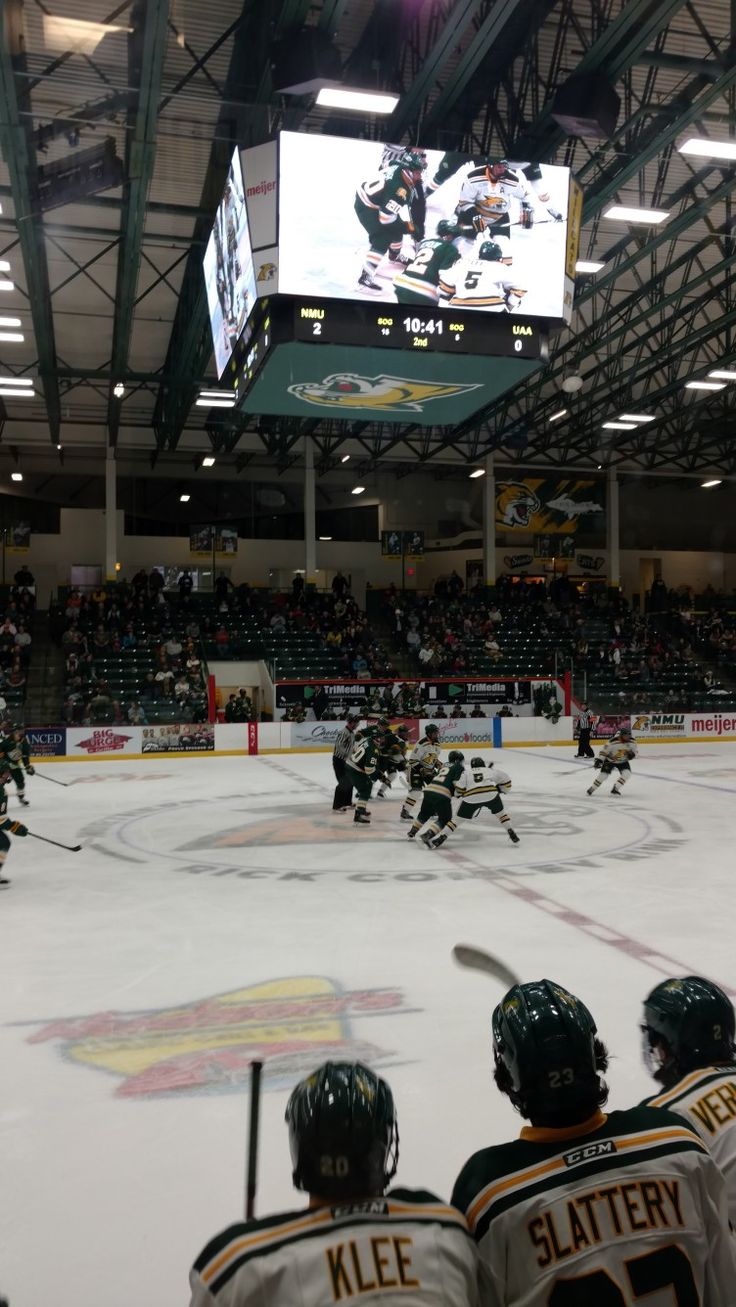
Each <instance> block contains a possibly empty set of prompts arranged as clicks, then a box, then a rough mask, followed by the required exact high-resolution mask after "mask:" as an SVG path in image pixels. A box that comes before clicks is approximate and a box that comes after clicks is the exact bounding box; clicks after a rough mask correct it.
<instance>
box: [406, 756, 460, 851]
mask: <svg viewBox="0 0 736 1307" xmlns="http://www.w3.org/2000/svg"><path fill="white" fill-rule="evenodd" d="M464 762H465V754H463V753H460V752H459V750H457V749H453V750H452V752H451V753H450V754H448V758H447V766H446V767H442V768H441V770H440V771H439V772H438V773H437V775H436V776H435V778H434V780H431V781H429V782H428V784H427V785H425V787H424V792H423V794H422V806H421V808H420V809H419V816H418V817H415V818H414V820H413V822H412V824H411V829H410V830H408V831H407V832H406V833H407V835H408V837H409V839H410V840H413V839H414V837H415V836H416V835H417V833H418V832H419V831H420V830H421V828H422V826H424V825H425V823H426V822H430V826H429V829H428V830H426V831H425V832H424V834H423V835H420V837H419V838H420V839H421V840H422V843H423V844H426V846H427V848H428V849H431V848H434V845H433V843H432V841H433V839H434V837H435V835H439V833H440V830H441V829H443V828H444V827H445V826H446V825H447V824H448V822H449V821H451V820H452V796H453V795H454V793H455V786H456V785H457V784H458V781H459V780H460V777H461V776H462V774H463V764H464Z"/></svg>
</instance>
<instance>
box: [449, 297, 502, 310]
mask: <svg viewBox="0 0 736 1307" xmlns="http://www.w3.org/2000/svg"><path fill="white" fill-rule="evenodd" d="M450 303H451V304H457V305H463V306H465V307H470V308H472V307H473V306H474V305H475V306H476V307H477V306H478V305H480V306H481V307H482V306H483V305H489V304H503V303H505V301H504V298H503V296H501V295H484V296H483V297H482V298H481V297H480V296H478V297H477V298H475V299H473V298H470V299H468V298H462V299H461V297H460V296H459V295H453V297H452V299H451V301H450Z"/></svg>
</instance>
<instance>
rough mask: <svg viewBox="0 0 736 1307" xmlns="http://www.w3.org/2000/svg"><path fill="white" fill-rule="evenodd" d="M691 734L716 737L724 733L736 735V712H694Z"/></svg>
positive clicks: (691, 719)
mask: <svg viewBox="0 0 736 1307" xmlns="http://www.w3.org/2000/svg"><path fill="white" fill-rule="evenodd" d="M689 734H690V735H709V736H711V737H713V738H715V739H718V737H719V736H724V735H726V736H728V735H736V714H734V713H731V714H728V713H720V712H697V713H692V715H691V717H690V728H689Z"/></svg>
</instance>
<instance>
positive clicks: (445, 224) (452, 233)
mask: <svg viewBox="0 0 736 1307" xmlns="http://www.w3.org/2000/svg"><path fill="white" fill-rule="evenodd" d="M437 235H438V236H439V237H440V239H443V237H445V236H449V237H450V238H451V239H452V240H454V239H455V237H456V236H461V235H462V227H461V226H460V223H459V222H456V221H455V219H454V218H440V221H439V222H438V223H437Z"/></svg>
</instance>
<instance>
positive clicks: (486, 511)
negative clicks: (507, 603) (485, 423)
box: [483, 454, 496, 585]
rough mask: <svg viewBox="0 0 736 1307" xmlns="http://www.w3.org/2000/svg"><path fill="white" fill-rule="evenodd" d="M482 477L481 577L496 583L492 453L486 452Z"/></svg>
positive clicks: (494, 476)
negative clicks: (484, 470) (484, 471)
mask: <svg viewBox="0 0 736 1307" xmlns="http://www.w3.org/2000/svg"><path fill="white" fill-rule="evenodd" d="M484 467H485V469H486V474H485V476H484V477H483V579H484V580H485V583H486V585H495V583H496V475H495V468H494V464H493V454H486V457H485V460H484Z"/></svg>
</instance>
